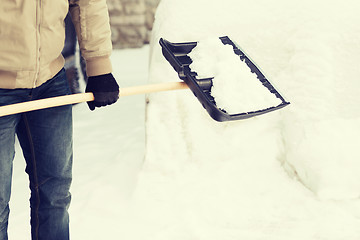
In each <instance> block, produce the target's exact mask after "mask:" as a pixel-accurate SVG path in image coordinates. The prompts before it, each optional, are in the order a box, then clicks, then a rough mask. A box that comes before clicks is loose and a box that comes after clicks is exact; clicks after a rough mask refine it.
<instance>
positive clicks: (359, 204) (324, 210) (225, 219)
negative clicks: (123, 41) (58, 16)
mask: <svg viewBox="0 0 360 240" xmlns="http://www.w3.org/2000/svg"><path fill="white" fill-rule="evenodd" d="M359 9H360V3H359V2H358V1H357V0H348V1H346V4H345V2H344V1H337V0H334V1H325V0H317V1H313V0H303V1H296V2H295V1H286V0H276V1H267V0H255V1H245V0H223V1H219V2H218V1H207V0H196V1H194V0H182V1H177V0H162V1H161V3H160V6H159V8H158V11H157V14H156V22H155V25H154V31H153V39H152V45H151V47H150V48H149V47H144V48H142V49H137V50H121V51H115V52H114V55H113V62H114V69H115V70H116V72H115V74H116V78H117V79H118V80H119V82H120V85H121V86H123V87H124V86H133V85H139V84H144V83H146V82H147V80H146V79H147V76H148V77H149V81H150V82H166V81H178V77H177V74H176V73H175V71H174V70H173V69H172V68H171V67H170V65H169V64H168V63H167V62H166V60H165V59H164V58H163V56H162V54H161V50H160V46H159V45H158V43H157V41H158V39H159V38H160V37H164V38H166V39H168V40H170V41H173V42H183V41H197V40H201V39H206V38H208V37H218V36H224V35H229V36H230V37H231V38H232V40H234V41H236V42H237V43H238V44H239V45H240V46H241V47H242V48H243V49H245V50H246V52H247V53H248V54H249V55H250V56H251V57H252V59H254V60H255V61H256V63H257V65H259V66H260V67H261V69H262V70H263V71H264V72H265V74H266V75H267V76H268V77H269V78H270V80H272V82H273V83H274V84H275V85H276V86H277V88H278V89H279V90H280V91H281V93H282V94H283V95H284V96H285V97H286V98H287V100H289V101H290V102H291V105H290V106H288V107H286V108H285V109H282V110H280V111H277V112H273V113H270V114H267V115H263V116H259V117H256V118H253V119H248V120H245V121H236V122H223V123H219V122H215V121H214V120H212V119H211V118H210V117H209V116H208V114H207V113H206V112H205V110H204V109H203V108H202V106H201V104H200V103H199V102H198V101H197V100H196V98H195V97H194V96H193V94H192V93H191V92H190V91H189V90H182V91H177V92H164V93H156V94H150V95H149V97H148V100H149V103H148V104H147V105H145V97H144V96H133V97H124V98H123V99H120V101H119V102H118V103H117V104H115V105H113V106H110V107H107V108H104V109H97V110H96V111H95V112H90V111H89V110H88V109H87V106H86V105H85V104H80V105H77V106H76V107H75V108H74V141H75V143H74V144H75V146H74V148H75V161H74V183H73V187H72V193H73V202H72V205H71V208H70V212H71V234H72V239H89V240H92V239H111V240H112V239H114V240H117V239H130V240H143V239H150V240H169V239H171V240H219V239H222V240H238V239H246V240H253V239H254V240H255V239H256V240H280V239H284V240H289V239H291V240H304V239H306V240H340V239H341V240H342V239H346V240H358V239H360V228H359V226H360V174H359V172H360V161H359V160H360V151H359V150H358V146H359V145H360V134H359V133H360V105H359V104H358V103H359V102H360V94H359V89H360V85H359V84H360V81H359V76H360V67H359V63H360V25H359V24H358V23H359V22H360V15H359V14H358V10H359ZM149 53H150V56H149ZM148 56H149V57H150V71H149V74H148V73H147V69H148ZM145 110H146V111H145ZM144 123H146V128H145V127H144ZM145 143H146V144H145ZM144 156H145V157H144ZM23 169H24V166H23V160H22V159H21V156H19V154H18V155H17V156H16V159H15V169H14V184H13V196H12V202H11V207H12V208H11V209H12V213H11V219H10V229H9V231H10V239H29V232H28V229H29V228H28V221H29V220H28V212H29V211H28V200H27V199H28V195H29V194H28V190H27V180H26V176H25V173H23Z"/></svg>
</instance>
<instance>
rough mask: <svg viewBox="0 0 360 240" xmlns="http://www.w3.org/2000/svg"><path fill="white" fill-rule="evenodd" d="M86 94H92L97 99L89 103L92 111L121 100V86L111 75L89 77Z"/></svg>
mask: <svg viewBox="0 0 360 240" xmlns="http://www.w3.org/2000/svg"><path fill="white" fill-rule="evenodd" d="M85 92H92V93H93V94H94V97H95V100H94V101H91V102H87V104H88V106H89V108H90V110H91V111H93V110H94V109H95V107H102V106H106V105H110V104H113V103H115V102H116V101H117V100H118V99H119V85H118V84H117V82H116V80H115V78H114V77H113V75H112V74H111V73H108V74H104V75H99V76H92V77H89V78H88V82H87V85H86V89H85Z"/></svg>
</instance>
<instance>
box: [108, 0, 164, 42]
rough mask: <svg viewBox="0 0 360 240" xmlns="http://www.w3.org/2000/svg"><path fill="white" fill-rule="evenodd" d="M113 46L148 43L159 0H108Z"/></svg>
mask: <svg viewBox="0 0 360 240" xmlns="http://www.w3.org/2000/svg"><path fill="white" fill-rule="evenodd" d="M107 2H108V7H109V13H110V23H111V28H112V40H113V46H114V48H135V47H141V46H142V45H144V44H146V43H149V40H150V33H151V29H152V26H153V22H154V14H155V11H156V7H157V5H158V3H159V2H160V0H108V1H107Z"/></svg>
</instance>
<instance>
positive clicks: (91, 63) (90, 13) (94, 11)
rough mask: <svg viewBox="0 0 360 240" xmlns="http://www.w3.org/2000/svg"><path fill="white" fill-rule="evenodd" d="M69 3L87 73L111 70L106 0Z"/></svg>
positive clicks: (108, 71)
mask: <svg viewBox="0 0 360 240" xmlns="http://www.w3.org/2000/svg"><path fill="white" fill-rule="evenodd" d="M69 3H70V14H71V18H72V21H73V23H74V26H75V29H76V34H77V37H78V41H79V46H80V50H81V54H82V56H83V57H84V59H85V61H86V72H87V75H88V76H97V75H101V74H107V73H110V72H112V67H111V62H110V54H111V51H112V43H111V30H110V21H109V12H108V8H107V5H106V0H69Z"/></svg>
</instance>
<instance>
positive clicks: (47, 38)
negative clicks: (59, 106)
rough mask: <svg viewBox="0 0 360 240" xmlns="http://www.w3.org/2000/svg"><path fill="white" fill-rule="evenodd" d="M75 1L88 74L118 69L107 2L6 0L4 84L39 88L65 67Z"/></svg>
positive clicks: (1, 17) (1, 43)
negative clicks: (67, 33)
mask: <svg viewBox="0 0 360 240" xmlns="http://www.w3.org/2000/svg"><path fill="white" fill-rule="evenodd" d="M69 3H70V12H71V16H72V20H73V22H74V24H75V28H76V31H77V34H78V39H79V43H80V49H81V51H82V55H83V57H84V58H85V60H86V64H87V74H88V75H89V76H95V75H100V74H105V73H110V72H111V71H112V69H111V63H110V60H109V56H110V53H111V50H112V46H111V36H110V35H111V34H110V25H109V16H108V9H107V6H106V0H70V1H69V0H1V3H0V88H8V89H14V88H33V87H38V86H40V85H41V84H42V83H44V82H46V81H47V80H49V79H51V78H52V77H53V76H55V74H56V73H58V72H59V71H60V70H61V68H62V67H63V66H64V58H63V57H62V55H61V51H62V49H63V46H64V39H65V31H64V19H65V16H66V14H67V12H68V10H69Z"/></svg>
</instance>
